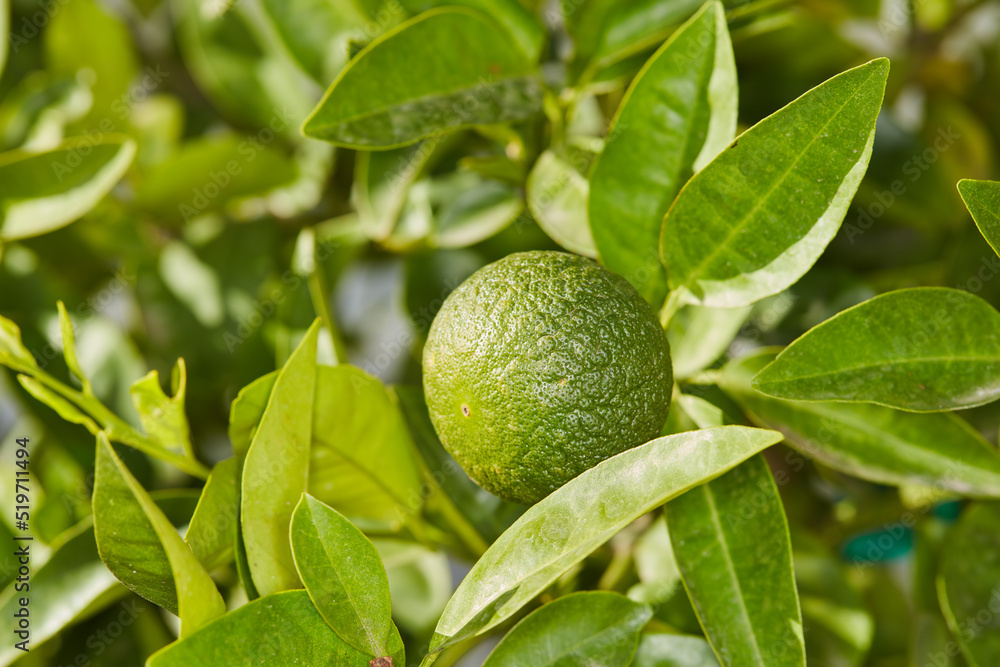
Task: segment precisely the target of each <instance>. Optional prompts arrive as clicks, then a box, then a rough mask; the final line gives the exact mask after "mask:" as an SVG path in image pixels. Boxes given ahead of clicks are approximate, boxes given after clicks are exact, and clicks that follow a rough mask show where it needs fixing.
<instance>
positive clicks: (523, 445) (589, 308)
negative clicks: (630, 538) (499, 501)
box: [423, 251, 673, 503]
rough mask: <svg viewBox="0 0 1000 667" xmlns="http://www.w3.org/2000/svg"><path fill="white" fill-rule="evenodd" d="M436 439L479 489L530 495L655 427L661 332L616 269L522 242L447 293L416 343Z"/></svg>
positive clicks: (665, 401) (662, 410)
mask: <svg viewBox="0 0 1000 667" xmlns="http://www.w3.org/2000/svg"><path fill="white" fill-rule="evenodd" d="M423 366H424V392H425V394H426V398H427V406H428V408H429V410H430V416H431V421H432V422H433V424H434V428H435V430H436V431H437V434H438V437H439V438H440V439H441V442H442V444H443V445H444V446H445V448H446V449H447V450H448V451H449V452H450V453H451V455H452V456H454V457H455V460H456V461H458V463H459V465H461V466H462V468H463V469H465V471H466V472H467V473H468V474H469V476H470V477H472V478H473V479H474V480H475V481H476V482H478V483H479V484H480V485H481V486H482V487H483V488H485V489H487V490H488V491H490V492H492V493H494V494H496V495H498V496H500V497H501V498H506V499H508V500H512V501H515V502H521V503H533V502H536V501H538V500H540V499H542V498H544V497H545V496H546V495H548V494H549V493H551V492H552V491H554V490H555V489H557V488H559V487H560V486H562V485H563V484H565V483H566V482H568V481H569V480H571V479H573V478H574V477H576V476H577V475H579V474H580V473H582V472H583V471H585V470H587V469H589V468H591V467H593V466H595V465H597V464H598V463H600V462H601V461H603V460H605V459H607V458H608V457H611V456H614V455H615V454H619V453H621V452H623V451H625V450H627V449H630V448H632V447H635V446H637V445H640V444H642V443H644V442H647V441H648V440H650V439H652V438H654V437H656V436H658V435H659V433H660V430H661V428H662V426H663V423H664V421H665V420H666V416H667V409H668V408H669V404H670V393H671V388H672V382H673V380H672V376H671V366H670V351H669V349H668V346H667V339H666V336H665V335H664V333H663V329H662V328H661V327H660V324H659V322H658V321H657V317H656V314H655V313H654V312H653V310H652V308H650V306H649V305H648V304H647V303H646V302H645V301H644V300H643V299H642V297H641V296H640V295H639V293H638V292H636V291H635V289H634V288H633V287H632V286H631V285H630V284H629V283H628V282H627V281H626V280H624V279H623V278H621V277H620V276H618V275H616V274H614V273H611V272H610V271H608V270H607V269H605V268H603V267H601V266H600V265H599V264H597V263H596V262H593V261H591V260H589V259H586V258H584V257H579V256H577V255H570V254H567V253H561V252H542V251H535V252H522V253H516V254H513V255H509V256H508V257H505V258H504V259H501V260H500V261H498V262H494V263H493V264H490V265H488V266H485V267H483V268H482V269H480V270H479V271H477V272H476V273H474V274H473V275H472V276H471V277H469V279H468V280H466V281H465V282H464V283H462V284H461V285H460V286H459V287H458V288H457V289H456V290H455V291H454V292H452V293H451V295H449V296H448V298H447V299H446V300H445V302H444V305H443V306H442V307H441V310H440V312H438V314H437V317H436V318H435V319H434V322H433V324H432V325H431V329H430V333H429V334H428V338H427V344H426V346H425V347H424V358H423Z"/></svg>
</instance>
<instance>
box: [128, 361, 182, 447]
mask: <svg viewBox="0 0 1000 667" xmlns="http://www.w3.org/2000/svg"><path fill="white" fill-rule="evenodd" d="M171 385H172V390H173V394H174V395H173V396H167V395H166V394H164V393H163V388H162V387H160V375H159V373H158V372H157V371H150V372H149V373H148V374H146V376H145V377H143V378H142V379H140V380H136V382H135V383H134V384H133V385H132V386H131V387H130V388H129V394H130V395H131V396H132V403H133V405H135V409H136V412H138V413H139V421H140V422H142V427H143V429H145V431H146V435H148V436H149V437H150V438H151V439H152V440H154V441H155V442H157V443H158V444H159V445H160V446H161V447H163V448H164V449H169V450H172V451H175V452H180V453H184V454H187V455H188V456H190V457H191V458H194V457H195V456H194V449H193V447H192V446H191V430H190V428H189V427H188V421H187V416H186V415H185V414H184V398H185V395H186V390H187V367H186V366H185V365H184V360H183V359H178V360H177V365H176V366H174V371H173V374H172V376H171Z"/></svg>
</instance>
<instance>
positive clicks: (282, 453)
mask: <svg viewBox="0 0 1000 667" xmlns="http://www.w3.org/2000/svg"><path fill="white" fill-rule="evenodd" d="M318 335H319V320H317V321H316V322H314V323H313V325H312V326H311V327H310V328H309V331H308V333H307V334H306V336H305V337H304V338H303V339H302V342H301V343H299V346H298V348H296V350H295V352H293V353H292V356H291V357H289V359H288V362H287V363H286V364H285V366H284V368H282V369H281V372H280V373H279V374H278V378H277V380H276V381H275V383H274V390H273V391H272V392H271V395H270V398H269V399H268V401H267V408H266V409H265V410H264V416H263V418H262V419H261V422H260V426H259V427H258V428H257V431H256V432H255V433H254V436H253V440H252V442H251V443H250V449H249V451H248V452H247V454H246V461H245V463H244V465H243V479H242V488H241V492H240V503H241V507H240V525H241V529H242V535H243V541H244V544H245V546H246V555H247V558H248V560H249V565H250V572H251V574H252V576H253V582H254V584H255V585H256V588H257V590H258V591H260V593H261V594H262V595H268V594H270V593H274V592H277V591H282V590H288V589H290V588H299V587H300V586H301V585H302V584H301V582H300V581H299V576H298V574H297V573H296V571H295V562H294V560H293V559H292V548H291V545H290V544H289V541H288V526H289V524H290V523H291V520H292V511H293V510H294V509H295V504H296V503H297V502H298V501H299V498H301V497H302V493H303V492H304V491H305V490H306V483H307V480H308V475H309V451H310V444H311V441H312V426H313V424H312V422H313V395H314V394H315V391H316V339H317V336H318Z"/></svg>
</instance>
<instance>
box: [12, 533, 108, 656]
mask: <svg viewBox="0 0 1000 667" xmlns="http://www.w3.org/2000/svg"><path fill="white" fill-rule="evenodd" d="M52 546H53V548H54V551H53V553H52V555H51V556H50V557H49V559H48V560H47V561H45V563H44V564H42V565H41V566H40V567H38V568H37V569H35V568H34V567H32V568H31V569H32V572H31V581H30V586H31V589H30V597H31V605H30V612H29V613H30V614H31V616H30V622H31V629H30V632H31V643H30V644H29V646H31V647H32V649H34V647H35V646H37V645H38V644H41V643H42V642H44V641H45V640H46V639H49V638H50V637H53V636H55V635H56V634H57V633H59V631H61V630H62V629H63V628H64V627H66V626H68V625H70V624H71V623H73V622H74V621H76V620H78V619H79V618H80V617H82V616H84V615H86V614H87V612H89V611H92V610H93V608H94V605H95V603H97V602H98V601H100V600H106V601H107V602H108V603H110V602H112V601H114V599H115V598H117V597H118V595H117V594H116V592H117V591H120V593H121V594H126V593H128V591H127V590H126V589H125V588H124V587H123V586H122V585H121V584H119V583H118V581H117V580H116V579H115V578H114V576H113V575H112V574H111V572H109V571H108V568H107V567H105V566H104V563H102V562H101V558H100V556H99V555H98V553H97V544H96V542H95V541H94V530H93V529H92V528H91V526H90V520H89V519H87V520H86V521H84V522H82V523H80V524H79V525H78V526H77V527H75V528H72V529H70V530H69V531H68V532H67V533H65V534H64V535H63V536H61V537H60V539H59V543H57V544H54V545H52ZM8 548H10V549H12V550H13V549H14V548H15V547H13V546H9V547H8ZM29 549H30V551H31V552H33V554H34V555H35V557H36V558H37V554H38V551H37V546H36V545H32V546H30V547H29ZM24 595H25V592H24V591H17V590H16V589H15V588H14V585H13V584H12V585H10V586H8V587H7V588H5V589H4V591H3V593H2V594H0V613H2V614H3V615H4V618H8V619H12V618H14V613H15V612H16V611H17V610H18V609H20V608H21V605H20V602H19V598H21V597H23V596H24ZM8 627H11V626H8ZM8 632H9V630H8ZM13 637H14V635H13V634H11V635H9V639H10V641H5V642H3V643H2V644H0V663H2V664H4V665H9V664H11V663H12V662H14V660H15V659H16V658H17V657H18V656H22V655H24V654H23V652H21V651H20V650H18V649H16V648H14V642H15V641H20V639H13Z"/></svg>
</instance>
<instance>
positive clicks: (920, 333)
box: [753, 287, 1000, 412]
mask: <svg viewBox="0 0 1000 667" xmlns="http://www.w3.org/2000/svg"><path fill="white" fill-rule="evenodd" d="M847 340H849V341H850V342H851V343H850V345H844V341H847ZM753 386H754V388H756V389H757V390H758V391H761V392H763V393H765V394H768V395H771V396H777V397H779V398H786V399H793V400H814V401H815V400H837V401H861V402H865V403H877V404H879V405H885V406H888V407H892V408H899V409H901V410H913V411H915V412H932V411H939V410H955V409H959V408H968V407H972V406H976V405H982V404H984V403H989V402H991V401H994V400H996V399H997V398H1000V313H997V311H996V310H994V309H993V307H992V306H990V305H989V304H988V303H987V302H986V301H984V300H982V299H981V298H979V297H977V296H975V295H973V294H970V293H968V292H964V291H961V290H956V289H949V288H944V287H927V288H916V289H905V290H899V291H896V292H889V293H888V294H883V295H881V296H878V297H875V298H874V299H870V300H869V301H865V302H864V303H862V304H860V305H857V306H855V307H853V308H849V309H848V310H845V311H843V312H841V313H840V314H838V315H836V316H835V317H833V318H831V319H829V320H827V321H826V322H823V323H822V324H820V325H819V326H817V327H814V328H813V329H811V330H809V331H808V332H806V334H805V335H804V336H802V337H801V338H799V339H798V340H796V341H795V342H793V343H792V344H791V345H789V346H788V347H787V348H785V350H784V351H782V352H781V354H779V355H778V358H777V359H775V360H774V363H772V364H771V365H769V366H768V367H767V368H765V369H764V370H762V371H761V372H760V373H759V374H758V375H757V376H756V377H755V378H754V381H753Z"/></svg>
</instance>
